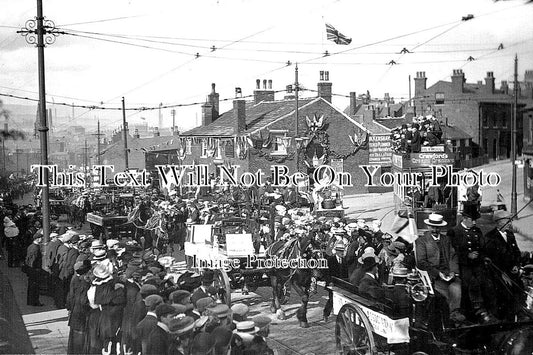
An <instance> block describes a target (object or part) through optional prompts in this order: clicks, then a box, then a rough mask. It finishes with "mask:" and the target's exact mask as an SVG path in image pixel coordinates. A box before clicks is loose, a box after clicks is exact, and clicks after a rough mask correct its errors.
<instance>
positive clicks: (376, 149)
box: [368, 134, 392, 166]
mask: <svg viewBox="0 0 533 355" xmlns="http://www.w3.org/2000/svg"><path fill="white" fill-rule="evenodd" d="M391 146H392V142H391V139H390V136H389V135H374V134H373V135H371V136H370V138H369V140H368V163H369V164H371V165H383V166H390V165H391V164H392V148H391Z"/></svg>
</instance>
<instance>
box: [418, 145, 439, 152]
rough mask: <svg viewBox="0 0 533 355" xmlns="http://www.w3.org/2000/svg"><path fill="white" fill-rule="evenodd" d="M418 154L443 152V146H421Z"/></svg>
mask: <svg viewBox="0 0 533 355" xmlns="http://www.w3.org/2000/svg"><path fill="white" fill-rule="evenodd" d="M420 152H422V153H432V152H441V153H442V152H444V145H434V146H432V147H430V146H426V145H423V146H421V147H420Z"/></svg>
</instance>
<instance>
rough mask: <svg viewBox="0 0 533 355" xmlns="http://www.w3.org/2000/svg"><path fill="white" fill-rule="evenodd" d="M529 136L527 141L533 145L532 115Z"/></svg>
mask: <svg viewBox="0 0 533 355" xmlns="http://www.w3.org/2000/svg"><path fill="white" fill-rule="evenodd" d="M528 121H529V127H528V128H529V135H528V139H527V141H528V142H529V143H533V117H531V115H529V120H528Z"/></svg>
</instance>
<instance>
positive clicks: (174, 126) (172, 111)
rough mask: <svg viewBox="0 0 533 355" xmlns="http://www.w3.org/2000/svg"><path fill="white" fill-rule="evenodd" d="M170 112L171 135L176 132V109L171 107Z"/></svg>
mask: <svg viewBox="0 0 533 355" xmlns="http://www.w3.org/2000/svg"><path fill="white" fill-rule="evenodd" d="M170 113H171V114H172V135H174V134H176V133H175V132H176V110H174V109H172V110H171V111H170Z"/></svg>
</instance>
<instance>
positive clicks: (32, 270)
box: [25, 243, 42, 306]
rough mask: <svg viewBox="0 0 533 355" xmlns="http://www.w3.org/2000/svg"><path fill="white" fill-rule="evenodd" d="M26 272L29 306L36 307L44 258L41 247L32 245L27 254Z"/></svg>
mask: <svg viewBox="0 0 533 355" xmlns="http://www.w3.org/2000/svg"><path fill="white" fill-rule="evenodd" d="M25 263H26V270H27V274H28V293H27V301H26V302H27V304H28V305H29V306H35V305H38V304H40V302H39V280H40V278H41V267H42V256H41V247H40V246H39V245H38V244H35V243H32V244H31V245H30V246H29V247H28V249H27V252H26V261H25Z"/></svg>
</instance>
